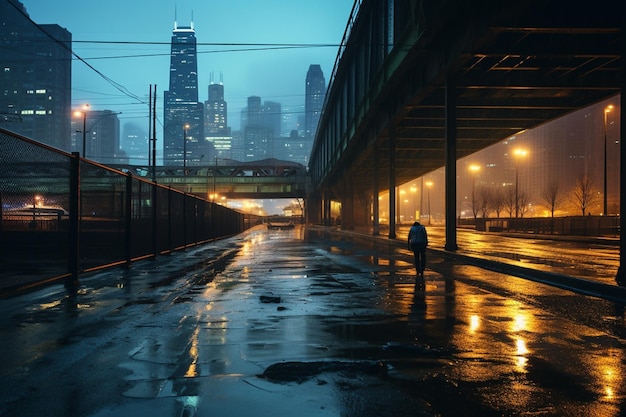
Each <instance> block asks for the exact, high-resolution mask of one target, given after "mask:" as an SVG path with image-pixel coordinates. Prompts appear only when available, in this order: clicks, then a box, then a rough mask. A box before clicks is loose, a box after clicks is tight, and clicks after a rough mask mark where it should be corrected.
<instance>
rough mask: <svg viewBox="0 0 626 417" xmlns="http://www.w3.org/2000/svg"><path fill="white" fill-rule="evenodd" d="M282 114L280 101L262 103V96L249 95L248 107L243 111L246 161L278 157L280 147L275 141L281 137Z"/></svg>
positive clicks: (242, 124)
mask: <svg viewBox="0 0 626 417" xmlns="http://www.w3.org/2000/svg"><path fill="white" fill-rule="evenodd" d="M281 114H282V112H281V105H280V103H276V102H273V101H266V102H264V103H263V104H261V97H257V96H250V97H248V107H246V108H245V109H243V110H242V113H241V127H242V131H243V140H244V160H245V161H254V160H260V159H265V158H272V157H276V153H277V152H279V149H278V148H277V147H276V146H275V145H276V144H275V142H276V141H277V140H278V139H279V137H280V132H281V125H282V116H281Z"/></svg>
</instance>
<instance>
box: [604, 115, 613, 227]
mask: <svg viewBox="0 0 626 417" xmlns="http://www.w3.org/2000/svg"><path fill="white" fill-rule="evenodd" d="M611 110H613V105H612V104H609V105H608V106H606V107H605V108H604V208H603V210H602V214H603V215H604V216H606V215H607V214H609V212H608V207H607V186H606V140H607V138H606V136H607V135H606V130H607V127H606V123H607V116H608V114H609V113H610V112H611Z"/></svg>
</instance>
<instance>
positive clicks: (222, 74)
mask: <svg viewBox="0 0 626 417" xmlns="http://www.w3.org/2000/svg"><path fill="white" fill-rule="evenodd" d="M220 84H224V73H223V72H221V71H220Z"/></svg>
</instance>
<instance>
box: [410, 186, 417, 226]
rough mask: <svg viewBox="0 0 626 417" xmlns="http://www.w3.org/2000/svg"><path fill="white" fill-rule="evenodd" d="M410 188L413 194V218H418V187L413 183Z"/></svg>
mask: <svg viewBox="0 0 626 417" xmlns="http://www.w3.org/2000/svg"><path fill="white" fill-rule="evenodd" d="M410 190H411V194H413V220H417V219H418V217H417V207H416V206H417V187H416V186H415V185H412V186H411V188H410Z"/></svg>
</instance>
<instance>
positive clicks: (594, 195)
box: [570, 175, 598, 216]
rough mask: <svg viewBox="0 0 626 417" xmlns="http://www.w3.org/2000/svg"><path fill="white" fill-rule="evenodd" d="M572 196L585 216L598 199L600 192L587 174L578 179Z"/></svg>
mask: <svg viewBox="0 0 626 417" xmlns="http://www.w3.org/2000/svg"><path fill="white" fill-rule="evenodd" d="M570 198H571V200H572V202H573V203H574V204H576V206H577V207H578V208H579V209H580V211H581V213H582V215H583V216H584V215H585V212H587V211H588V208H589V207H591V205H592V204H593V203H594V202H595V201H596V200H597V199H598V192H597V190H596V187H595V185H594V184H593V182H592V181H591V180H590V179H589V177H587V176H586V175H585V176H583V177H581V178H579V179H577V180H576V185H575V186H574V188H573V189H572V191H571V195H570Z"/></svg>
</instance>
